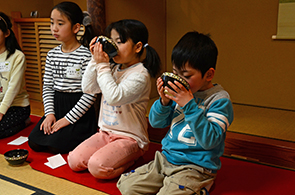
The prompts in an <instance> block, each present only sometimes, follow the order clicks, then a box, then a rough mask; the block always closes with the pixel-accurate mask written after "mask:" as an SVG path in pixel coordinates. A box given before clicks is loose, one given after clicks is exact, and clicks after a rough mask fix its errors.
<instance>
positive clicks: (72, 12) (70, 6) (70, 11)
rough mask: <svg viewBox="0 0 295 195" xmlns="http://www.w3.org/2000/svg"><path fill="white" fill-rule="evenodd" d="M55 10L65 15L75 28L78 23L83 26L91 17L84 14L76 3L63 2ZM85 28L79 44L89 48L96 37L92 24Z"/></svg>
mask: <svg viewBox="0 0 295 195" xmlns="http://www.w3.org/2000/svg"><path fill="white" fill-rule="evenodd" d="M54 9H57V10H58V11H60V12H61V13H62V14H64V15H65V16H66V17H67V18H68V20H69V21H70V22H71V24H72V26H74V25H75V24H77V23H79V24H83V20H84V18H85V17H89V15H88V14H87V13H83V12H82V10H81V8H80V7H79V6H78V5H77V4H76V3H74V2H69V1H64V2H61V3H59V4H57V5H56V6H54V7H53V8H52V10H54ZM89 19H90V18H89ZM83 25H84V24H83ZM84 27H85V31H84V34H83V35H82V36H81V39H80V40H79V42H80V43H81V44H82V45H84V46H85V47H87V48H89V43H90V41H91V39H92V38H93V37H94V33H93V28H92V26H91V24H87V25H84Z"/></svg>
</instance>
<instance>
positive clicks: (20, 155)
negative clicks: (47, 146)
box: [4, 149, 29, 165]
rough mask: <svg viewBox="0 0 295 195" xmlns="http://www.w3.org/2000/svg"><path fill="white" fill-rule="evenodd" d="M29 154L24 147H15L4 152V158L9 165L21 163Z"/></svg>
mask: <svg viewBox="0 0 295 195" xmlns="http://www.w3.org/2000/svg"><path fill="white" fill-rule="evenodd" d="M28 155H29V151H28V150H26V149H15V150H9V151H8V152H5V154H4V158H5V160H6V161H7V162H8V163H9V164H11V165H21V164H23V163H24V162H25V161H26V159H27V157H28Z"/></svg>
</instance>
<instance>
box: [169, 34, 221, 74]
mask: <svg viewBox="0 0 295 195" xmlns="http://www.w3.org/2000/svg"><path fill="white" fill-rule="evenodd" d="M209 36H210V35H204V34H202V33H198V32H196V31H192V32H188V33H186V34H185V35H184V36H183V37H182V38H181V39H180V40H179V41H178V43H177V44H176V45H175V46H174V48H173V51H172V56H171V61H172V64H173V65H174V66H175V67H176V68H178V69H182V68H183V67H184V66H185V64H186V63H187V62H188V63H189V65H190V66H191V67H192V68H194V69H197V70H199V71H201V73H202V77H203V76H204V75H205V73H206V72H207V71H208V70H209V69H210V68H214V69H215V67H216V61H217V55H218V50H217V47H216V45H215V43H214V42H213V41H212V39H211V38H210V37H209Z"/></svg>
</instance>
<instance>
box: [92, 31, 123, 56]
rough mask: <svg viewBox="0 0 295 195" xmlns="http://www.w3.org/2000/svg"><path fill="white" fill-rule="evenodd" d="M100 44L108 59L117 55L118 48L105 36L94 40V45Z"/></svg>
mask: <svg viewBox="0 0 295 195" xmlns="http://www.w3.org/2000/svg"><path fill="white" fill-rule="evenodd" d="M98 42H100V43H101V44H102V49H103V51H104V52H106V53H107V54H108V55H109V58H113V57H114V56H116V55H117V54H118V47H117V45H116V43H114V42H113V40H112V39H110V38H108V37H106V36H99V37H97V39H96V43H98Z"/></svg>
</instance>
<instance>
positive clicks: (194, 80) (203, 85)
mask: <svg viewBox="0 0 295 195" xmlns="http://www.w3.org/2000/svg"><path fill="white" fill-rule="evenodd" d="M173 73H174V74H177V75H178V76H180V77H182V78H183V79H185V80H186V81H187V82H188V83H189V85H190V89H191V91H192V93H195V92H197V91H204V90H206V89H209V88H211V87H212V86H213V85H212V83H211V79H209V80H208V77H207V73H208V72H207V73H206V74H205V75H204V77H203V78H202V73H201V71H199V70H197V69H194V68H192V67H191V66H189V64H188V63H186V64H185V66H184V68H183V69H181V70H179V69H177V68H176V67H175V66H173Z"/></svg>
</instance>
